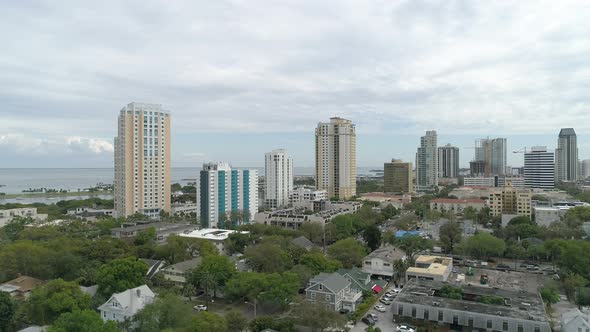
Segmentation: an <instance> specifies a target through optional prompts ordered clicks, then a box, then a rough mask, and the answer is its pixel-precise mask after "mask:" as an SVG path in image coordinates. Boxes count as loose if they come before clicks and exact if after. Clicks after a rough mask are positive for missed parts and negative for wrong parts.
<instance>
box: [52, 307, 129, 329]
mask: <svg viewBox="0 0 590 332" xmlns="http://www.w3.org/2000/svg"><path fill="white" fill-rule="evenodd" d="M79 331H88V332H117V331H119V329H118V328H117V323H115V322H113V321H108V322H104V321H103V320H102V318H100V315H99V314H98V313H97V312H95V311H93V310H88V309H87V310H76V311H74V312H66V313H63V314H61V316H59V318H58V319H57V320H56V321H55V322H54V323H53V325H51V326H50V327H49V332H79Z"/></svg>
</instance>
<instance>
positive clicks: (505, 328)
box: [502, 322, 508, 331]
mask: <svg viewBox="0 0 590 332" xmlns="http://www.w3.org/2000/svg"><path fill="white" fill-rule="evenodd" d="M502 330H504V331H508V322H502Z"/></svg>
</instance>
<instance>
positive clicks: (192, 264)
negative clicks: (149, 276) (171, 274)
mask: <svg viewBox="0 0 590 332" xmlns="http://www.w3.org/2000/svg"><path fill="white" fill-rule="evenodd" d="M199 264H201V257H197V258H193V259H189V260H188V261H183V262H178V263H176V264H172V265H169V266H166V267H165V268H163V269H162V271H178V272H181V273H184V272H187V271H188V270H191V269H194V268H196V267H197V266H199Z"/></svg>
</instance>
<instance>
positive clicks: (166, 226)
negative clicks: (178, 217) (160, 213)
mask: <svg viewBox="0 0 590 332" xmlns="http://www.w3.org/2000/svg"><path fill="white" fill-rule="evenodd" d="M152 227H153V228H154V229H155V230H156V232H163V231H167V230H176V231H177V230H183V229H187V230H189V229H196V228H197V226H196V225H191V224H173V223H167V222H150V223H139V224H137V225H134V226H129V227H115V228H111V232H119V231H125V232H129V231H142V230H146V229H150V228H152Z"/></svg>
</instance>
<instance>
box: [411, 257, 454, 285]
mask: <svg viewBox="0 0 590 332" xmlns="http://www.w3.org/2000/svg"><path fill="white" fill-rule="evenodd" d="M452 270H453V258H451V257H443V256H428V255H421V256H418V258H416V264H415V266H412V267H409V268H408V269H407V270H406V282H407V281H408V280H410V279H414V278H416V279H419V280H435V281H447V280H448V279H449V276H450V275H451V272H452Z"/></svg>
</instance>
